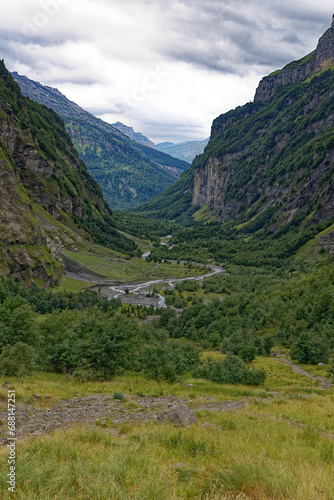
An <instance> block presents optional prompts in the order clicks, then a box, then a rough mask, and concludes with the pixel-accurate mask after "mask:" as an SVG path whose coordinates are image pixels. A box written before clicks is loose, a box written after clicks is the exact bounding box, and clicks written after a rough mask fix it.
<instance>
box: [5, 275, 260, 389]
mask: <svg viewBox="0 0 334 500" xmlns="http://www.w3.org/2000/svg"><path fill="white" fill-rule="evenodd" d="M144 309H145V311H144ZM156 312H157V311H154V310H150V309H149V308H143V307H140V308H139V309H138V308H134V306H130V307H125V306H123V307H122V308H121V304H120V302H119V301H117V300H107V299H104V298H102V297H100V296H99V295H98V294H96V293H95V292H92V291H85V292H80V293H78V294H76V295H74V294H71V293H65V294H64V293H59V292H56V291H45V290H41V289H39V288H38V287H37V286H36V285H32V286H30V287H27V286H25V285H24V284H22V283H21V282H20V281H19V280H18V279H15V280H12V279H8V278H2V279H1V281H0V351H1V355H0V369H1V371H2V372H3V373H5V374H8V375H14V374H17V375H18V376H19V377H20V376H21V375H23V374H24V373H26V372H30V371H32V370H33V369H42V370H46V371H52V372H59V373H68V374H71V375H72V376H73V377H77V378H78V379H79V380H81V381H85V380H90V379H91V380H94V379H100V380H101V379H102V380H104V379H109V378H111V377H112V376H114V375H116V374H119V373H122V372H124V371H125V370H131V371H136V372H143V373H144V374H145V375H146V376H147V377H149V378H154V379H156V380H158V381H160V380H167V381H169V382H174V381H176V380H177V379H178V378H179V377H180V376H181V375H182V374H184V373H192V374H193V376H205V378H207V377H208V365H207V362H206V361H202V360H201V358H200V354H201V350H202V349H201V347H199V346H196V345H195V344H194V342H192V341H191V340H189V339H185V338H181V339H177V338H172V337H171V335H170V334H169V332H168V329H166V325H168V324H170V322H169V319H170V318H169V316H168V315H169V314H170V311H166V312H165V313H164V314H162V316H161V318H160V319H159V320H158V321H157V320H155V321H153V322H152V323H149V324H147V323H144V324H143V325H141V326H140V325H139V323H138V321H137V319H134V317H136V318H139V319H140V318H146V317H147V315H148V313H151V314H155V313H156ZM158 312H161V311H158ZM144 313H145V314H144ZM37 315H38V316H37ZM37 319H38V320H37ZM244 370H246V371H247V370H248V368H247V367H246V366H244ZM209 371H210V370H209ZM246 371H245V372H244V375H245V374H246V375H245V377H246V378H245V377H244V378H242V379H240V377H239V378H237V379H235V382H226V383H239V382H241V383H250V382H249V380H253V382H252V383H255V382H256V383H258V384H260V383H262V382H263V376H260V375H259V377H258V378H257V379H256V378H253V379H251V378H249V375H248V371H247V373H246ZM252 373H253V372H252ZM254 373H255V372H254ZM247 377H248V378H247ZM221 382H223V379H221Z"/></svg>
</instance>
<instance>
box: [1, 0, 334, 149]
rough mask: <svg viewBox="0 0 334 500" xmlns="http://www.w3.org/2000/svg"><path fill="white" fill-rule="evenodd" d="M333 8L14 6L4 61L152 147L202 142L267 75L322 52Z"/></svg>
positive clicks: (143, 1) (260, 3)
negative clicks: (122, 124)
mask: <svg viewBox="0 0 334 500" xmlns="http://www.w3.org/2000/svg"><path fill="white" fill-rule="evenodd" d="M331 9H332V3H331V2H329V1H328V0H319V1H318V2H317V3H316V4H315V3H314V2H313V1H309V0H306V1H305V0H296V1H295V2H293V3H291V0H281V1H280V2H272V1H269V0H249V1H246V0H224V1H222V0H207V1H206V2H203V1H202V0H168V1H167V0H126V1H124V2H119V1H118V0H30V1H29V2H27V1H26V0H12V1H11V2H10V3H8V5H6V8H5V9H4V10H3V12H2V15H1V19H0V43H1V47H2V54H1V57H4V58H5V61H6V63H7V66H8V68H9V69H10V70H11V71H14V70H16V71H18V72H19V73H21V74H26V75H27V76H28V77H30V78H32V79H35V80H39V81H40V82H41V83H43V84H47V85H50V86H53V87H57V88H59V90H60V91H61V92H63V93H64V94H65V95H67V97H69V98H70V99H71V100H73V101H75V102H77V103H78V104H79V105H81V106H82V107H84V108H85V109H87V110H88V111H91V112H93V113H94V114H97V115H98V116H101V117H103V118H104V119H107V120H108V121H110V122H114V121H117V120H120V121H123V122H125V123H126V124H128V125H131V126H134V128H135V129H136V130H138V131H141V132H142V133H145V134H146V135H148V136H149V137H150V138H151V139H153V140H155V141H162V140H171V141H173V142H176V141H183V140H187V139H203V138H205V137H207V136H208V135H209V132H210V126H211V123H212V120H213V119H214V118H215V117H216V116H218V115H219V114H220V113H222V112H225V111H228V110H229V109H231V108H233V107H235V106H237V105H241V104H244V103H245V102H246V101H249V100H251V99H252V98H253V96H254V93H255V88H256V86H257V83H258V81H259V79H260V78H261V77H262V76H264V75H265V74H267V73H269V72H271V71H272V70H274V69H277V68H279V67H282V66H283V65H284V64H286V63H288V62H290V61H291V60H293V59H296V58H299V57H302V56H304V55H306V54H307V53H308V52H310V51H311V50H313V49H314V48H315V45H316V43H317V39H318V38H319V37H320V36H321V35H322V33H323V32H324V31H325V29H326V28H327V27H329V25H330V21H331V15H332V10H331Z"/></svg>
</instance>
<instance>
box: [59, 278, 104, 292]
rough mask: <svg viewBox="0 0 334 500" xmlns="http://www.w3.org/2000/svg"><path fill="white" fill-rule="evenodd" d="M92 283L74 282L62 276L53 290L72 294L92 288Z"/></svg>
mask: <svg viewBox="0 0 334 500" xmlns="http://www.w3.org/2000/svg"><path fill="white" fill-rule="evenodd" d="M93 284H94V283H91V282H90V281H81V280H76V279H75V278H70V277H69V276H62V277H61V278H60V280H59V282H58V285H57V286H56V288H55V290H57V292H72V293H76V292H79V291H80V290H83V289H85V288H88V287H90V286H92V285H93Z"/></svg>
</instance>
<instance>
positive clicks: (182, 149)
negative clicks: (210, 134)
mask: <svg viewBox="0 0 334 500" xmlns="http://www.w3.org/2000/svg"><path fill="white" fill-rule="evenodd" d="M208 142H209V139H206V140H205V141H188V142H180V143H178V144H173V143H172V142H162V143H161V144H157V145H156V146H155V147H156V149H158V150H159V151H162V152H163V153H167V154H169V155H171V156H173V157H174V158H178V159H179V160H184V161H187V162H189V163H191V162H192V161H193V159H194V158H195V157H196V156H197V155H200V154H202V153H203V151H204V149H205V148H206V146H207V145H208Z"/></svg>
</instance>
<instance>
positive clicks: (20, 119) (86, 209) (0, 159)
mask: <svg viewBox="0 0 334 500" xmlns="http://www.w3.org/2000/svg"><path fill="white" fill-rule="evenodd" d="M0 178H1V184H0V194H1V196H0V274H1V275H7V274H10V275H15V276H19V277H23V278H25V279H32V278H35V279H40V280H42V281H43V282H44V283H46V284H48V285H51V284H53V283H55V281H56V280H57V278H58V277H59V275H60V274H61V273H62V272H63V266H62V260H61V252H62V250H63V249H64V248H72V249H75V248H77V247H78V246H81V247H84V246H85V245H86V246H87V245H89V244H90V243H92V242H93V241H95V242H96V243H102V244H104V245H105V246H107V247H109V248H112V249H115V250H122V251H124V252H132V251H133V250H134V249H135V245H134V244H133V242H132V241H130V240H128V239H127V238H125V237H124V236H123V235H121V234H120V233H119V232H118V231H117V230H116V229H115V227H114V221H113V219H112V214H111V211H110V208H109V207H108V205H107V204H106V203H105V201H104V199H103V196H102V191H101V188H100V187H99V185H98V184H97V183H96V182H95V181H94V180H93V179H92V178H91V176H90V175H89V173H88V172H87V169H86V167H85V165H84V164H83V163H82V161H81V160H80V159H79V157H78V155H77V153H76V151H75V150H74V149H73V146H72V143H71V140H70V137H69V136H68V135H67V133H66V131H65V128H64V124H63V121H62V120H61V118H59V116H58V115H56V114H55V113H54V112H53V111H52V110H50V109H48V108H46V107H45V106H41V105H39V104H36V103H35V102H33V101H31V100H30V99H27V98H26V97H24V96H23V95H22V94H21V91H20V88H19V86H18V85H17V84H16V83H15V82H14V80H13V79H12V77H11V76H10V74H9V73H8V71H7V70H6V68H5V65H4V63H3V62H2V61H1V62H0Z"/></svg>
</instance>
